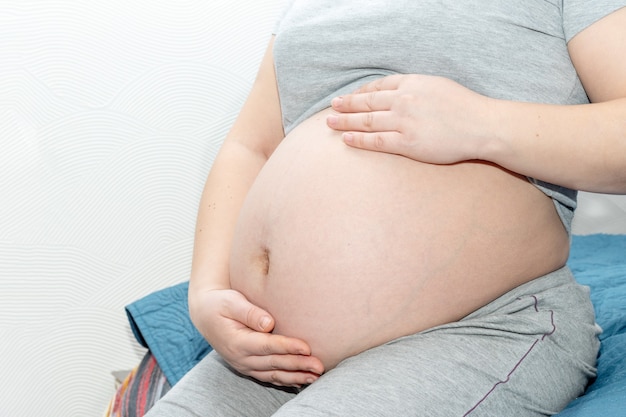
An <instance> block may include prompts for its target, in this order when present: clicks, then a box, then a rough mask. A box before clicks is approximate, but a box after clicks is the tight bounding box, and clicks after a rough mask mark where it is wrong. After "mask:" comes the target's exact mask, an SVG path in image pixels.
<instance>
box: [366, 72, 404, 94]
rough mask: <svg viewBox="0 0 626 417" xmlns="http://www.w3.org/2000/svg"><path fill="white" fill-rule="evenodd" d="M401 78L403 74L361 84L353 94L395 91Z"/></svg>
mask: <svg viewBox="0 0 626 417" xmlns="http://www.w3.org/2000/svg"><path fill="white" fill-rule="evenodd" d="M403 77H404V75H403V74H394V75H388V76H386V77H381V78H378V79H376V80H374V81H371V82H369V83H367V84H363V85H362V86H361V87H359V88H357V89H356V91H355V92H354V93H355V94H361V93H370V92H372V91H384V90H397V89H398V86H399V85H400V81H401V80H402V78H403Z"/></svg>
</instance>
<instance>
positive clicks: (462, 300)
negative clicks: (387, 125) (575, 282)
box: [230, 112, 568, 369]
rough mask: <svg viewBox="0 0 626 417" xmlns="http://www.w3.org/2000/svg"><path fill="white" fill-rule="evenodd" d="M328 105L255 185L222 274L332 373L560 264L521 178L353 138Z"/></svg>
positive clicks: (559, 248) (544, 218) (549, 207)
mask: <svg viewBox="0 0 626 417" xmlns="http://www.w3.org/2000/svg"><path fill="white" fill-rule="evenodd" d="M325 113H326V112H322V113H321V114H318V115H316V116H313V117H312V118H310V119H309V120H307V121H305V122H304V123H302V124H301V125H299V126H298V127H297V128H296V129H294V130H293V131H292V132H291V133H290V134H289V135H288V136H287V137H286V138H285V139H284V140H283V142H282V143H281V144H280V146H279V147H278V148H277V149H276V151H275V152H274V154H273V155H272V157H271V158H270V159H269V160H268V162H267V164H266V165H265V167H264V168H263V170H262V171H261V172H260V174H259V176H258V178H257V179H256V181H255V183H254V184H253V186H252V188H251V189H250V191H249V193H248V196H247V198H246V201H245V202H244V205H243V207H242V210H241V213H240V216H239V220H238V224H237V228H236V232H235V236H234V241H233V248H232V253H231V263H230V276H231V285H232V287H233V288H234V289H236V290H239V291H241V292H242V293H243V294H244V295H246V296H247V297H248V299H249V300H250V301H252V302H253V303H255V304H257V305H259V306H260V307H262V308H265V309H267V310H268V311H269V312H270V313H271V314H272V315H273V316H274V318H275V320H276V327H275V329H274V332H275V333H278V334H284V335H288V336H293V337H298V338H301V339H303V340H305V341H306V342H308V343H309V345H310V346H311V349H312V352H313V354H314V355H315V356H318V357H319V358H320V359H321V360H322V362H323V363H324V364H325V366H326V368H327V369H329V368H332V367H333V366H335V365H336V364H337V363H338V362H339V361H341V360H342V359H344V358H346V357H348V356H351V355H354V354H357V353H359V352H361V351H363V350H365V349H368V348H371V347H373V346H376V345H379V344H381V343H385V342H387V341H389V340H392V339H394V338H397V337H400V336H403V335H408V334H412V333H415V332H418V331H420V330H424V329H426V328H429V327H432V326H435V325H438V324H443V323H446V322H450V321H453V320H458V319H460V318H462V317H464V316H465V315H467V314H469V313H470V312H472V311H473V310H475V309H477V308H479V307H481V306H482V305H484V304H486V303H488V302H489V301H491V300H493V299H494V298H496V297H498V296H499V295H501V294H503V293H504V292H506V291H508V290H510V289H511V288H513V287H515V286H517V285H520V284H522V283H524V282H526V281H529V280H531V279H533V278H535V277H538V276H540V275H543V274H545V273H547V272H550V271H552V270H554V269H556V268H558V267H559V266H562V265H563V264H564V262H565V259H566V257H567V246H568V245H567V242H568V239H567V235H566V233H565V231H564V228H563V226H562V225H561V223H560V220H559V218H558V215H557V214H556V210H555V209H554V205H553V204H552V201H551V200H550V199H549V198H548V197H546V196H545V195H544V194H543V193H541V192H540V191H539V190H538V189H537V188H536V187H534V186H533V185H531V184H530V183H529V182H528V181H527V180H526V179H525V178H523V177H520V176H518V175H514V174H512V173H510V172H508V171H506V170H504V169H502V168H499V167H497V166H494V165H491V164H488V163H484V162H466V163H461V164H455V165H446V166H441V165H430V164H423V163H419V162H416V161H413V160H409V159H407V158H404V157H401V156H397V155H389V154H382V153H376V152H369V151H363V150H358V149H354V148H349V147H347V146H346V145H345V144H343V142H342V141H341V138H340V136H339V134H338V133H336V132H333V131H332V130H330V129H328V128H327V127H326V125H325V121H324V120H325Z"/></svg>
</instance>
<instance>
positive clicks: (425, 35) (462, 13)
mask: <svg viewBox="0 0 626 417" xmlns="http://www.w3.org/2000/svg"><path fill="white" fill-rule="evenodd" d="M624 6H626V0H527V1H505V0H395V1H382V0H360V1H341V0H333V1H329V0H316V1H311V0H294V1H291V2H290V3H289V4H288V6H287V7H286V9H285V13H284V15H283V17H282V18H281V20H280V21H279V22H278V24H277V26H276V30H275V34H276V40H275V43H274V62H275V67H276V76H277V80H278V89H279V94H280V101H281V109H282V115H283V123H284V127H285V132H286V133H288V132H289V131H291V130H292V129H293V128H294V127H295V126H297V125H298V124H299V123H300V122H302V121H304V120H306V119H307V118H309V117H310V116H312V115H313V114H315V113H317V112H319V111H320V110H322V109H324V108H326V107H328V106H329V104H330V100H331V99H332V98H333V97H335V96H337V95H339V94H346V93H349V92H351V91H353V90H355V89H356V88H357V87H358V86H360V85H362V84H364V83H366V82H369V81H372V80H374V79H376V78H379V77H383V76H386V75H390V74H396V73H401V74H429V75H438V76H443V77H447V78H450V79H452V80H454V81H456V82H458V83H460V84H461V85H464V86H465V87H467V88H469V89H471V90H473V91H476V92H478V93H480V94H484V95H486V96H489V97H494V98H500V99H508V100H516V101H526V102H537V103H552V104H583V103H588V102H589V100H588V98H587V95H586V93H585V91H584V89H583V86H582V84H581V82H580V80H579V78H578V76H577V74H576V70H575V69H574V66H573V65H572V62H571V60H570V57H569V54H568V51H567V42H568V41H569V40H570V39H571V38H573V37H574V36H575V35H576V34H577V33H579V32H580V31H581V30H583V29H585V28H586V27H588V26H589V25H590V24H592V23H594V22H595V21H597V20H599V19H600V18H602V17H604V16H606V15H608V14H609V13H611V12H613V11H615V10H617V9H619V8H621V7H624ZM531 181H532V182H533V183H534V184H535V185H536V186H537V187H539V188H540V189H541V190H542V191H543V192H545V193H546V194H547V195H549V196H550V197H552V198H553V200H554V201H555V204H556V207H557V210H558V212H559V215H560V216H561V219H562V221H563V224H564V225H565V227H566V229H567V230H568V232H569V231H570V230H571V221H572V217H573V213H574V209H575V207H576V191H574V190H571V189H568V188H564V187H560V186H557V185H554V184H549V183H546V182H542V181H539V180H535V179H531Z"/></svg>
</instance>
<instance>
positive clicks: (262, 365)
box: [246, 355, 324, 375]
mask: <svg viewBox="0 0 626 417" xmlns="http://www.w3.org/2000/svg"><path fill="white" fill-rule="evenodd" d="M246 366H248V367H249V368H250V370H251V371H275V370H278V371H289V372H307V373H312V374H317V375H321V374H322V373H323V372H324V365H323V364H322V362H321V361H320V360H319V359H318V358H316V357H314V356H302V355H263V356H249V357H248V358H247V360H246Z"/></svg>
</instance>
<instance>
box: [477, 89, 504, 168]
mask: <svg viewBox="0 0 626 417" xmlns="http://www.w3.org/2000/svg"><path fill="white" fill-rule="evenodd" d="M504 105H505V102H504V101H503V100H498V99H494V98H488V97H487V98H486V102H485V106H484V109H485V110H484V112H483V117H482V118H481V121H480V122H479V123H477V125H479V126H478V127H479V129H480V131H479V133H478V139H477V146H476V159H480V160H483V161H489V162H493V163H495V164H498V165H502V161H503V159H504V157H503V155H505V154H506V152H507V143H508V142H507V140H506V138H507V133H506V131H505V129H506V126H508V122H507V120H506V118H505V117H504V111H505V110H504V108H503V107H504Z"/></svg>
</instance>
